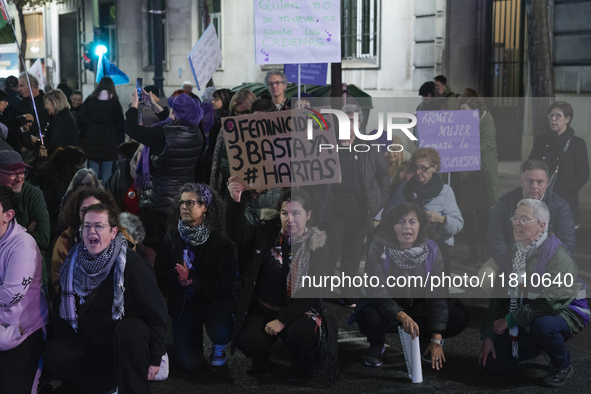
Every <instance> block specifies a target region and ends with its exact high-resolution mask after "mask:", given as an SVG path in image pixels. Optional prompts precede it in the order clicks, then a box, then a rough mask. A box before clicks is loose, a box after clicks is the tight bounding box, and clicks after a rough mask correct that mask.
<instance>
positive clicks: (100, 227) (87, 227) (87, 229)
mask: <svg viewBox="0 0 591 394" xmlns="http://www.w3.org/2000/svg"><path fill="white" fill-rule="evenodd" d="M107 227H108V226H107V225H105V224H102V223H95V224H90V223H84V224H83V225H82V226H80V231H82V232H83V233H89V232H90V230H91V229H92V228H94V231H96V232H97V233H100V232H101V231H103V230H104V229H105V228H107Z"/></svg>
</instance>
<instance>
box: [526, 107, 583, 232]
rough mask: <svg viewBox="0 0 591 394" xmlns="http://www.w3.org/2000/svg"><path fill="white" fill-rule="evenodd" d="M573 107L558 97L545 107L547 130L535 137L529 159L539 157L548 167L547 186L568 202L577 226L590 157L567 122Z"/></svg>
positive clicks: (569, 119) (571, 118)
mask: <svg viewBox="0 0 591 394" xmlns="http://www.w3.org/2000/svg"><path fill="white" fill-rule="evenodd" d="M573 116H574V113H573V107H572V106H571V105H570V104H569V103H567V102H565V101H557V102H555V103H554V104H552V105H551V106H550V108H549V109H548V123H549V126H550V127H549V130H547V132H546V133H544V134H542V135H540V136H539V137H538V138H536V140H535V141H534V146H533V148H532V150H531V153H530V154H529V158H530V159H535V160H541V161H543V162H545V163H546V164H547V165H548V169H549V170H550V172H549V173H548V174H549V181H548V188H549V189H550V190H552V191H554V192H556V193H557V194H558V195H559V196H560V197H562V198H564V199H565V200H566V202H568V204H569V205H570V209H571V210H572V211H573V218H574V219H575V223H574V224H575V228H579V227H580V220H581V213H580V210H579V190H581V188H582V187H583V186H584V185H585V184H586V183H587V181H588V180H589V159H588V156H587V145H586V144H585V140H584V139H582V138H580V137H577V136H575V135H574V134H575V131H574V130H573V129H572V127H571V126H570V124H571V122H572V120H573Z"/></svg>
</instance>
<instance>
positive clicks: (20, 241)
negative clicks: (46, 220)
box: [0, 186, 48, 393]
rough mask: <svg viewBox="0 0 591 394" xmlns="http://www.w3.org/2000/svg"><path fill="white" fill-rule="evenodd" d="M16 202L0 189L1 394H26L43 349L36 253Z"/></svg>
mask: <svg viewBox="0 0 591 394" xmlns="http://www.w3.org/2000/svg"><path fill="white" fill-rule="evenodd" d="M16 207H17V200H16V197H15V195H14V192H13V191H12V189H11V188H9V187H6V186H0V392H2V393H30V392H31V389H32V387H33V384H34V380H35V374H36V372H37V367H38V365H39V359H40V357H41V351H42V350H43V344H44V339H43V336H44V332H43V331H44V329H45V325H46V324H47V317H48V309H47V303H46V299H45V295H44V293H43V290H41V254H40V253H39V249H38V248H37V244H36V243H35V240H34V239H33V237H31V236H30V235H29V234H28V233H27V231H26V229H25V228H24V227H22V226H20V225H19V224H18V223H17V222H16V220H15V219H14V215H15V209H16Z"/></svg>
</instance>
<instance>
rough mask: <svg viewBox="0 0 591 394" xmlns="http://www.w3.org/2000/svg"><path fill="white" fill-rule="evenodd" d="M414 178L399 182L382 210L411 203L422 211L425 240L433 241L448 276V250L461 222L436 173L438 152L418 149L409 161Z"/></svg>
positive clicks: (453, 200)
mask: <svg viewBox="0 0 591 394" xmlns="http://www.w3.org/2000/svg"><path fill="white" fill-rule="evenodd" d="M410 162H411V167H410V168H411V171H412V172H414V176H413V177H412V178H410V179H409V180H408V181H406V182H403V183H402V184H401V185H400V187H399V188H398V190H397V191H396V194H394V197H392V198H391V199H390V202H389V203H388V207H387V209H386V210H391V209H393V208H395V207H396V206H397V205H398V204H401V203H404V202H407V203H410V202H414V203H415V204H418V205H419V206H420V207H422V208H423V209H424V210H425V213H426V215H427V219H428V220H429V223H430V225H429V232H428V234H427V235H428V237H429V239H432V240H434V241H435V242H437V245H438V246H439V249H440V250H441V254H442V255H443V261H444V266H445V271H446V273H449V263H448V254H449V248H450V247H451V246H453V245H454V235H456V234H457V233H458V232H460V230H461V229H462V227H463V226H464V219H463V218H462V214H461V213H460V208H458V204H457V202H456V197H455V195H454V192H453V190H452V189H451V187H450V186H449V185H446V184H444V183H443V181H442V180H441V177H440V176H439V174H437V172H438V171H439V169H440V168H441V159H440V157H439V153H438V152H437V151H436V150H435V149H433V148H419V149H417V150H416V151H415V152H414V153H413V154H412V157H411V158H410Z"/></svg>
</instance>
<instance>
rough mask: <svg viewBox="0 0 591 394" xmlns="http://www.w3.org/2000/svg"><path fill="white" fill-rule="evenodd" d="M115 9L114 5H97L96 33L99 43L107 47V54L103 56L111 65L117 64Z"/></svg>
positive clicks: (112, 3) (111, 3)
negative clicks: (97, 29)
mask: <svg viewBox="0 0 591 394" xmlns="http://www.w3.org/2000/svg"><path fill="white" fill-rule="evenodd" d="M116 11H117V10H116V8H115V3H114V2H110V3H101V4H99V26H100V29H99V31H98V33H99V35H100V40H101V42H102V43H103V44H104V45H105V46H106V47H107V54H106V55H105V56H106V57H107V58H109V60H110V61H111V62H112V63H117V61H118V60H119V59H118V57H117V29H116V26H115V24H116V23H115V22H116V15H117V12H116Z"/></svg>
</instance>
